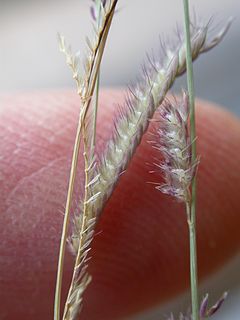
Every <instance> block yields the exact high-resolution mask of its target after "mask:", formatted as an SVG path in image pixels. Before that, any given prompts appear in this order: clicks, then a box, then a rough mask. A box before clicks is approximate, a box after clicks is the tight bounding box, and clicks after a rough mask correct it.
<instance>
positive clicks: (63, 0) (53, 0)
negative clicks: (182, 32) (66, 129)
mask: <svg viewBox="0 0 240 320" xmlns="http://www.w3.org/2000/svg"><path fill="white" fill-rule="evenodd" d="M90 2H91V1H90V0H70V1H69V0H68V1H67V0H48V1H47V0H42V1H36V0H35V1H34V0H15V1H14V0H0V26H1V28H0V39H1V50H0V91H1V92H5V91H29V90H36V89H43V88H61V87H73V82H72V79H71V74H70V72H69V70H68V68H67V67H66V64H65V62H64V57H63V56H62V54H60V53H59V50H58V44H57V40H56V34H57V32H61V33H63V34H64V35H65V36H66V39H67V41H68V42H69V43H71V44H72V47H73V49H74V50H76V51H77V50H78V49H79V48H80V49H81V50H84V45H85V36H86V35H87V34H88V35H89V34H91V23H90V21H89V3H90ZM191 7H192V11H195V13H196V14H197V17H199V19H200V20H203V21H207V20H208V19H209V18H210V17H211V16H213V17H214V22H213V27H214V31H217V30H219V29H220V28H221V27H222V26H223V25H224V23H225V22H226V20H227V19H228V18H229V17H230V16H233V17H234V18H235V20H234V23H233V25H232V28H231V30H230V32H229V33H228V35H227V37H226V38H225V39H224V41H223V42H222V43H221V44H220V45H219V46H218V47H217V48H215V49H214V50H213V51H211V52H210V53H208V54H207V55H204V56H202V57H201V59H199V60H198V61H197V62H196V63H195V84H196V93H197V95H198V96H200V97H202V98H204V99H209V100H212V101H214V102H217V103H220V104H223V105H225V106H227V107H228V108H230V109H231V110H232V111H234V112H235V113H237V114H238V115H240V111H239V108H238V101H239V99H238V97H239V89H240V86H239V72H240V64H239V57H240V45H239V40H240V37H239V27H240V20H239V18H240V3H239V1H238V0H221V1H219V0H212V1H209V0H192V1H191ZM181 22H182V1H176V0H168V1H167V2H166V1H164V2H163V1H156V0H148V1H144V0H131V1H127V0H121V1H120V2H119V13H118V14H117V17H116V18H115V22H114V25H113V27H112V30H111V32H110V37H109V42H108V46H107V49H106V52H105V55H104V59H103V68H102V78H101V79H102V85H104V86H125V85H126V84H129V83H130V82H133V81H134V80H135V79H136V76H137V75H138V74H139V73H140V67H141V63H142V62H143V60H144V59H145V58H146V52H151V50H154V52H155V54H156V56H157V55H158V52H159V48H160V45H159V35H160V36H169V35H170V36H171V34H172V33H173V31H174V30H175V29H176V24H178V25H179V26H181V25H182V23H181ZM182 86H184V80H180V81H178V88H179V87H182Z"/></svg>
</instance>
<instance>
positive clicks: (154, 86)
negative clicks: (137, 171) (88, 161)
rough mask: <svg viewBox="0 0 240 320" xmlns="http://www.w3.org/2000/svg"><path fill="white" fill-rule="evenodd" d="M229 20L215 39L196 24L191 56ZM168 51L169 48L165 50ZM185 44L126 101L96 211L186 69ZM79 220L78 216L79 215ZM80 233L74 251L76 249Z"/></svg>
mask: <svg viewBox="0 0 240 320" xmlns="http://www.w3.org/2000/svg"><path fill="white" fill-rule="evenodd" d="M229 25H230V23H228V24H227V26H226V27H225V28H224V29H223V31H222V32H220V33H219V34H218V35H217V36H216V37H214V38H213V39H210V40H209V39H208V37H207V35H208V27H207V26H205V27H194V28H192V35H191V48H192V58H193V59H196V58H197V57H198V56H199V55H200V54H201V53H203V52H206V51H208V50H209V48H212V47H214V46H215V45H217V44H218V43H219V42H220V41H221V39H222V38H223V36H224V34H225V33H226V31H227V30H228V28H229ZM166 51H168V50H167V49H166ZM185 69H186V53H185V44H184V42H183V41H182V42H180V43H178V44H177V45H176V47H175V49H174V50H171V52H169V53H168V56H167V58H166V59H165V61H164V62H163V64H162V65H160V64H159V63H152V68H151V76H147V78H146V81H145V83H144V84H141V85H139V86H137V87H136V89H135V90H134V91H133V92H130V96H129V98H128V99H127V101H126V108H124V110H125V113H122V114H121V115H120V116H119V118H118V119H117V121H116V123H115V134H114V137H113V138H112V139H111V140H110V142H109V143H108V146H107V148H106V151H105V152H104V153H103V156H102V158H101V159H100V162H99V163H98V165H97V168H96V172H95V176H97V177H98V179H97V181H96V183H94V185H93V186H92V191H91V192H92V194H98V197H97V199H96V201H95V202H94V204H93V211H94V212H96V214H97V213H100V212H101V211H102V209H103V206H104V204H105V203H106V201H107V200H108V199H109V197H110V195H111V194H112V192H113V189H114V186H115V184H116V182H117V180H118V178H119V175H120V173H121V172H122V171H124V170H125V168H126V166H127V164H128V162H129V160H130V159H131V157H132V155H133V153H134V151H135V149H136V148H137V146H138V144H139V143H140V141H141V138H142V135H143V134H144V132H145V131H146V129H147V127H148V123H149V119H151V118H152V117H153V114H154V112H155V111H156V109H157V108H158V107H159V106H160V105H161V103H162V101H163V100H164V98H165V96H166V93H167V91H168V90H169V89H170V88H171V86H172V85H173V82H174V80H175V79H176V77H178V76H179V75H181V74H182V73H183V72H185ZM76 219H78V217H77V218H76ZM77 234H78V232H77V233H74V234H73V235H72V237H73V238H74V239H75V244H74V246H75V251H76V250H77V243H78V241H77V237H78V236H77Z"/></svg>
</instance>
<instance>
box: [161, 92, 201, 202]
mask: <svg viewBox="0 0 240 320" xmlns="http://www.w3.org/2000/svg"><path fill="white" fill-rule="evenodd" d="M188 116H189V103H188V96H187V94H186V93H183V96H182V101H181V102H180V103H178V102H176V101H175V103H173V102H170V101H166V102H164V103H163V105H162V107H161V109H160V123H161V128H160V129H159V130H158V131H157V133H158V136H159V139H160V144H159V145H158V149H159V150H160V151H161V152H162V154H163V157H164V161H163V162H162V163H161V164H160V165H159V167H160V169H161V170H162V172H163V174H164V180H165V184H163V185H160V186H158V187H157V189H158V190H161V191H162V192H163V193H166V194H168V195H171V196H173V197H175V198H177V199H178V200H179V201H181V202H188V201H189V187H190V185H191V182H192V179H193V177H194V174H195V171H196V167H197V162H196V163H194V164H192V163H191V143H190V138H189V133H188Z"/></svg>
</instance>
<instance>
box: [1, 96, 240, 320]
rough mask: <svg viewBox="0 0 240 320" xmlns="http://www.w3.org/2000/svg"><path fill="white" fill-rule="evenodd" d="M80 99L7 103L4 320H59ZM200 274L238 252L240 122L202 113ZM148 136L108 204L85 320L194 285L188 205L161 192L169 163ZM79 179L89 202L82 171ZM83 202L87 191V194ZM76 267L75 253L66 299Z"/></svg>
mask: <svg viewBox="0 0 240 320" xmlns="http://www.w3.org/2000/svg"><path fill="white" fill-rule="evenodd" d="M122 101H123V94H122V93H121V92H120V91H117V90H115V91H114V90H113V91H104V92H103V93H102V94H101V97H100V115H99V118H98V152H99V153H101V152H102V150H103V148H104V145H105V144H106V140H107V139H109V136H110V135H111V131H112V128H113V126H112V123H113V121H112V120H113V113H114V112H116V109H117V104H118V103H121V102H122ZM78 111H79V100H78V97H77V96H76V95H75V94H73V93H70V92H69V91H62V92H58V91H53V92H47V93H46V92H45V93H40V94H39V93H33V94H26V95H21V94H20V95H17V96H8V97H4V98H3V99H2V102H1V109H0V112H1V117H0V134H1V153H0V166H1V169H0V183H1V193H0V208H1V215H0V229H1V230H0V234H1V242H0V259H1V263H0V304H1V307H0V313H1V316H0V318H1V319H6V320H12V319H18V320H21V319H34V320H38V319H39V320H40V319H41V320H43V319H44V320H50V319H52V314H53V297H54V286H55V274H56V265H57V255H58V249H59V239H60V234H61V224H62V221H63V214H62V213H63V212H64V205H65V198H66V189H67V180H68V172H69V166H70V159H71V154H72V146H73V141H74V135H75V129H76V123H77V117H78V116H77V115H78ZM197 136H198V140H197V144H198V153H199V154H200V155H201V164H200V167H199V170H198V210H197V212H198V218H197V223H198V250H199V251H198V253H199V274H200V277H203V276H206V275H207V274H209V273H211V272H213V271H214V270H216V269H217V268H218V267H220V266H222V265H223V264H224V262H226V261H227V260H228V259H229V258H230V257H231V256H233V255H234V254H235V253H236V252H237V251H238V250H239V244H240V235H239V227H240V215H239V212H240V202H239V199H238V196H237V194H238V192H239V189H240V170H239V163H240V152H239V151H240V122H239V120H237V119H235V118H234V117H233V116H232V115H230V114H228V113H227V112H226V111H224V110H223V109H220V108H218V107H216V106H213V105H211V104H209V103H205V102H204V103H203V102H198V103H197ZM147 140H152V136H151V135H150V134H149V133H147V134H146V135H145V136H144V138H143V141H142V144H141V146H140V147H139V148H138V149H137V152H136V154H135V156H134V158H133V160H132V161H131V163H130V165H129V168H128V170H127V171H126V172H125V173H124V174H122V176H121V177H120V180H119V184H118V186H117V188H116V189H115V192H114V193H113V195H112V197H111V199H110V200H109V202H108V203H107V205H106V207H105V209H104V212H103V214H102V216H101V219H100V222H99V224H98V226H97V233H96V236H95V238H94V241H93V245H92V251H91V255H92V259H91V261H90V263H89V272H90V273H91V274H92V276H93V281H92V283H91V284H90V285H89V287H88V289H87V291H86V294H85V300H84V308H83V310H82V317H81V319H82V320H101V319H104V320H107V319H120V318H122V317H125V316H127V315H129V314H133V313H135V312H140V311H142V310H144V309H146V308H148V307H152V306H156V305H157V304H158V303H160V302H162V301H164V300H166V299H168V298H170V297H172V296H173V295H176V294H177V293H178V292H181V291H182V290H183V289H185V288H187V287H188V286H189V264H188V259H189V256H188V238H187V225H186V219H185V218H186V217H185V214H184V206H183V205H181V204H179V203H176V202H175V201H174V200H172V199H170V198H169V197H167V196H166V195H162V194H161V193H160V192H159V191H157V190H155V189H154V185H152V184H148V183H147V182H149V181H155V182H157V181H161V179H162V178H161V175H160V173H158V172H156V173H154V174H150V173H149V171H150V170H155V167H154V166H153V162H154V161H155V160H154V158H155V157H158V158H159V157H160V155H159V153H158V152H157V151H156V150H154V149H153V148H152V147H151V146H150V145H149V144H148V143H147ZM79 167H80V170H79V174H78V181H77V191H78V192H79V193H81V191H82V187H81V180H82V171H81V168H82V164H81V163H80V166H79ZM76 193H77V192H76ZM72 260H73V259H72V257H71V255H70V254H69V253H68V254H67V258H66V267H65V281H64V292H65V293H66V289H67V282H68V281H69V277H70V273H71V267H72Z"/></svg>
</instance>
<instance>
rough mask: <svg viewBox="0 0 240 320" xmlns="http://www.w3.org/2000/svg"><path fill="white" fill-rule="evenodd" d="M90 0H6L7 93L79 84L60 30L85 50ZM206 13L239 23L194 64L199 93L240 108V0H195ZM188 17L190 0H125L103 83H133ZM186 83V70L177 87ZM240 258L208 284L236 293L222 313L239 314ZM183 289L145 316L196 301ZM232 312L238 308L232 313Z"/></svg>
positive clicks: (2, 11)
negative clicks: (185, 3)
mask: <svg viewBox="0 0 240 320" xmlns="http://www.w3.org/2000/svg"><path fill="white" fill-rule="evenodd" d="M90 2H91V1H90V0H42V1H34V0H15V1H14V0H0V41H1V45H0V48H1V49H0V93H3V92H19V91H25V92H27V91H33V90H34V91H35V90H42V89H55V88H66V87H72V88H73V90H74V84H73V81H72V78H71V74H70V71H69V70H68V68H67V66H66V64H65V61H64V57H63V56H62V54H61V53H60V52H59V50H58V44H57V40H56V34H57V32H61V33H62V34H64V35H65V37H66V39H67V42H68V43H71V44H72V47H73V49H74V50H76V51H77V50H79V48H80V50H81V51H83V52H84V47H85V36H86V35H89V34H91V23H90V17H89V4H90ZM191 7H192V12H195V13H196V15H197V17H199V20H201V21H208V19H209V18H210V17H211V16H213V17H214V19H213V31H216V32H217V31H218V30H220V29H221V27H222V26H223V25H224V24H225V22H226V20H227V19H228V18H229V17H230V16H233V17H234V18H235V20H234V23H233V25H232V27H231V29H230V31H229V32H228V34H227V36H226V38H225V39H224V41H223V42H222V43H221V44H220V45H219V46H217V48H215V49H214V50H212V51H211V52H209V53H208V54H206V55H203V56H201V58H200V59H198V61H197V62H196V63H195V64H194V71H195V86H196V94H197V96H199V97H201V98H204V99H208V100H211V101H213V102H216V103H219V104H221V105H224V106H225V107H226V108H228V109H229V110H231V111H232V112H234V113H235V114H237V115H238V116H239V115H240V108H239V92H240V85H239V83H240V82H239V75H240V64H239V57H240V44H239V43H240V41H239V40H240V32H239V28H240V2H239V1H238V0H221V1H219V0H212V1H209V0H192V1H191ZM176 24H178V25H179V26H181V25H182V1H176V0H168V1H157V0H148V1H144V0H131V1H130V0H128V1H127V0H121V1H119V11H118V14H117V15H116V18H115V22H114V24H113V26H112V29H111V32H110V37H109V41H108V45H107V49H106V52H105V55H104V59H103V64H102V76H101V81H102V82H101V85H102V86H121V87H123V86H125V85H127V84H129V83H132V82H134V81H135V79H136V77H137V76H138V75H139V74H140V72H141V64H142V62H143V61H144V59H145V58H146V53H147V52H151V50H153V51H154V52H155V55H156V57H157V56H158V52H159V48H160V44H159V36H169V35H170V36H171V34H172V33H173V31H174V30H175V29H176ZM182 87H185V78H184V77H182V78H181V79H179V80H178V81H177V83H176V86H175V89H176V90H179V89H180V88H182ZM239 260H240V259H239V258H236V259H235V260H234V261H231V262H230V263H229V265H228V266H227V267H226V268H225V269H224V270H220V271H219V274H217V275H215V276H214V277H212V278H211V279H209V280H208V281H207V282H206V283H204V284H203V286H202V290H203V292H206V291H209V292H213V294H214V296H215V297H217V296H218V295H220V294H221V292H222V291H223V290H225V289H229V290H230V292H231V294H230V297H229V299H228V301H227V303H226V306H224V308H223V311H222V312H220V313H219V314H218V315H217V319H219V320H223V319H231V320H237V319H238V320H239V314H240V307H239V299H240V285H239V270H240V261H239ZM188 301H189V297H188V296H183V297H180V298H178V299H176V300H175V301H173V302H171V304H169V305H168V306H161V307H159V308H157V309H156V310H153V311H149V312H146V314H145V315H141V316H138V317H137V319H146V320H147V319H148V320H149V319H159V317H160V316H162V315H166V314H167V313H168V311H169V310H175V311H176V312H178V311H179V310H180V308H183V307H184V308H185V307H186V306H187V305H188ZM230 312H231V314H230Z"/></svg>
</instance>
